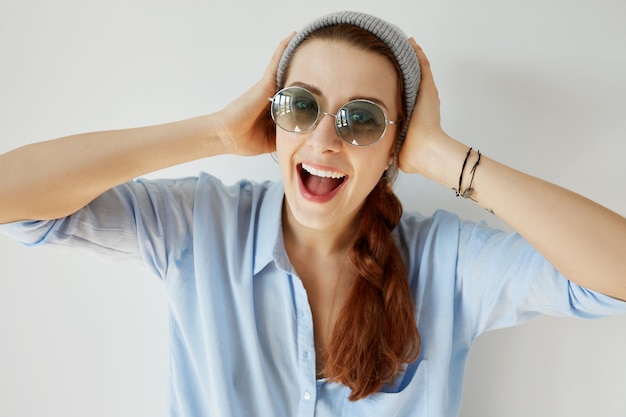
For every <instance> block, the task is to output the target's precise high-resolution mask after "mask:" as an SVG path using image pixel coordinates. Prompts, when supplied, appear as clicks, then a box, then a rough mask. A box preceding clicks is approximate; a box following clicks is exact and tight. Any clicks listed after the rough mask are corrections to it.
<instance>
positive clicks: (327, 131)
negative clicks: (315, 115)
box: [307, 112, 343, 153]
mask: <svg viewBox="0 0 626 417" xmlns="http://www.w3.org/2000/svg"><path fill="white" fill-rule="evenodd" d="M326 116H328V117H326ZM335 124H336V116H335V115H334V114H330V113H326V112H322V114H321V115H320V119H319V120H318V122H317V126H315V129H313V130H312V131H311V133H310V134H309V137H308V138H307V142H308V144H309V146H311V147H312V148H313V149H315V150H316V151H318V152H320V153H324V152H338V151H339V150H341V147H342V146H343V139H341V136H339V133H338V132H337V128H336V127H335Z"/></svg>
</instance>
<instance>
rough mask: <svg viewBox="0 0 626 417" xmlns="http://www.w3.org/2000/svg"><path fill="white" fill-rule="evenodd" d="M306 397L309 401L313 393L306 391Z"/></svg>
mask: <svg viewBox="0 0 626 417" xmlns="http://www.w3.org/2000/svg"><path fill="white" fill-rule="evenodd" d="M304 399H305V400H307V401H309V400H310V399H311V393H310V392H309V391H305V392H304Z"/></svg>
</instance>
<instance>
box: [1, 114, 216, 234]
mask: <svg viewBox="0 0 626 417" xmlns="http://www.w3.org/2000/svg"><path fill="white" fill-rule="evenodd" d="M216 126H217V125H216V121H215V116H205V117H198V118H194V119H188V120H184V121H179V122H174V123H168V124H164V125H158V126H149V127H141V128H134V129H124V130H113V131H104V132H93V133H85V134H80V135H74V136H68V137H65V138H60V139H56V140H51V141H47V142H40V143H35V144H32V145H27V146H24V147H22V148H18V149H16V150H13V151H11V152H8V153H6V154H3V155H0V223H8V222H12V221H17V220H24V219H40V220H44V219H52V218H58V217H63V216H66V215H68V214H71V213H73V212H75V211H76V210H78V209H80V208H81V207H83V206H84V205H86V204H87V203H89V202H90V201H91V200H93V199H94V198H95V197H97V196H98V195H100V194H102V193H103V192H104V191H106V190H108V189H109V188H112V187H114V186H116V185H118V184H121V183H123V182H125V181H128V180H130V179H132V178H135V177H138V176H140V175H143V174H146V173H148V172H151V171H155V170H158V169H162V168H166V167H169V166H173V165H176V164H179V163H183V162H187V161H191V160H194V159H199V158H202V157H207V156H212V155H217V154H220V153H225V152H227V151H228V150H227V149H226V147H225V146H224V144H223V143H222V142H221V141H220V139H219V135H218V134H217V133H216V132H217V128H216Z"/></svg>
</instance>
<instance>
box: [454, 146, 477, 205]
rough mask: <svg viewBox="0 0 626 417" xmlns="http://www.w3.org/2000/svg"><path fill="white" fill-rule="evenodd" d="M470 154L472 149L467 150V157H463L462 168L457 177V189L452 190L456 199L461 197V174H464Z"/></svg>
mask: <svg viewBox="0 0 626 417" xmlns="http://www.w3.org/2000/svg"><path fill="white" fill-rule="evenodd" d="M471 153H472V148H469V150H468V151H467V155H465V160H464V161H463V166H462V167H461V175H459V188H453V189H452V190H453V191H454V192H455V193H456V196H457V197H459V196H460V195H461V184H462V183H463V172H465V166H466V165H467V160H468V159H469V156H470V154H471Z"/></svg>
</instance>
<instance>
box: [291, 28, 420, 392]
mask: <svg viewBox="0 0 626 417" xmlns="http://www.w3.org/2000/svg"><path fill="white" fill-rule="evenodd" d="M311 39H325V40H337V41H343V42H347V43H348V44H350V45H354V46H356V47H359V48H362V49H363V50H367V51H370V52H374V53H377V54H380V55H382V56H384V57H385V58H387V59H389V61H390V62H391V63H392V64H393V65H394V67H395V68H396V72H397V77H398V100H399V103H402V99H401V97H402V94H401V93H402V90H403V88H402V76H401V72H400V68H399V66H398V64H397V61H396V59H395V57H394V55H393V53H392V52H391V50H390V49H389V48H388V47H387V46H386V45H385V44H384V43H383V42H382V41H381V40H379V39H378V38H377V37H376V36H374V35H372V34H371V33H369V32H368V31H366V30H364V29H361V28H359V27H357V26H353V25H347V24H342V25H336V26H330V27H326V28H322V29H320V30H318V31H317V32H314V33H313V34H312V35H311V36H310V37H309V38H308V39H307V41H308V40H311ZM305 42H306V41H305ZM285 78H286V77H285ZM399 108H402V109H403V113H404V114H405V113H406V112H405V110H404V108H403V106H402V105H400V106H399ZM404 114H402V116H404ZM396 159H397V158H395V157H394V161H395V160H396ZM393 172H395V167H394V170H393ZM388 174H390V172H386V173H385V175H383V177H382V178H381V179H380V181H379V182H378V184H377V185H376V187H374V189H373V190H372V191H371V192H370V194H369V195H368V197H367V198H366V200H365V203H364V206H363V209H362V212H361V213H360V220H359V226H358V231H357V235H356V238H355V240H354V243H353V246H352V249H351V252H350V260H351V262H352V264H353V265H354V270H355V271H357V277H356V279H355V280H354V283H353V284H352V288H351V289H350V291H349V294H348V297H347V299H346V301H345V304H344V305H343V307H342V310H341V312H340V314H339V315H338V317H337V320H336V322H335V324H334V327H333V329H332V332H331V336H330V340H329V342H328V345H327V346H326V348H325V350H324V352H323V358H324V369H323V373H324V376H325V377H327V378H328V379H329V380H330V381H333V382H339V383H342V384H344V385H346V386H348V387H349V388H350V389H351V390H352V392H351V394H350V400H351V401H356V400H359V399H362V398H364V397H366V396H368V395H370V394H372V393H375V392H376V391H378V390H380V389H381V387H382V386H383V385H384V384H388V383H391V382H393V380H394V379H395V377H397V376H398V375H399V373H400V372H401V371H402V369H403V367H404V365H405V364H407V363H411V362H414V361H415V360H417V357H418V355H419V352H420V336H419V332H418V330H417V323H416V320H415V305H414V301H413V296H412V294H411V290H410V288H409V283H408V277H407V273H406V269H405V267H404V263H403V261H402V257H401V255H400V251H399V249H398V247H397V245H396V243H395V241H394V239H393V236H392V231H393V230H394V229H395V227H396V226H397V225H398V223H399V222H400V217H401V216H402V205H401V203H400V200H398V198H397V196H396V195H395V194H394V192H393V189H392V184H391V181H393V176H394V175H389V177H388Z"/></svg>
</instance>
